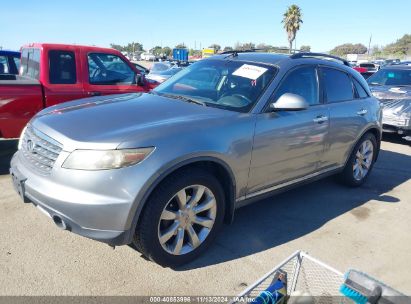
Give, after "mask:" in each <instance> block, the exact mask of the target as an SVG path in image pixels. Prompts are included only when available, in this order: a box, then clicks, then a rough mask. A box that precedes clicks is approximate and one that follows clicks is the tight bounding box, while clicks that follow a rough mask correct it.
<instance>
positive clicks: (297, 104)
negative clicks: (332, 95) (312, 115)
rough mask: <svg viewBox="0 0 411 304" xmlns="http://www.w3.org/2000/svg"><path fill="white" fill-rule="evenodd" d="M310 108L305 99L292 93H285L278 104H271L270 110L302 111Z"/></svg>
mask: <svg viewBox="0 0 411 304" xmlns="http://www.w3.org/2000/svg"><path fill="white" fill-rule="evenodd" d="M308 107H309V104H308V102H307V101H306V100H305V98H304V97H302V96H300V95H297V94H292V93H285V94H283V95H281V97H280V98H278V100H277V101H276V102H273V103H272V104H270V109H271V110H273V111H301V110H305V109H307V108H308Z"/></svg>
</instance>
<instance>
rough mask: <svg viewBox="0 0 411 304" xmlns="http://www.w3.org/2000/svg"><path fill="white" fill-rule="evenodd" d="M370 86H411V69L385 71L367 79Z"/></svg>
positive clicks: (380, 71)
mask: <svg viewBox="0 0 411 304" xmlns="http://www.w3.org/2000/svg"><path fill="white" fill-rule="evenodd" d="M367 82H368V84H369V85H391V86H407V85H411V69H408V70H406V69H404V70H400V69H383V70H379V71H378V72H377V73H375V74H374V75H372V76H371V77H370V78H368V79H367Z"/></svg>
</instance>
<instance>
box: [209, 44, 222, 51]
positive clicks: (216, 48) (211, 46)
mask: <svg viewBox="0 0 411 304" xmlns="http://www.w3.org/2000/svg"><path fill="white" fill-rule="evenodd" d="M209 48H210V49H214V51H215V52H216V53H217V52H218V51H220V50H221V45H219V44H216V43H213V44H212V45H210V46H209Z"/></svg>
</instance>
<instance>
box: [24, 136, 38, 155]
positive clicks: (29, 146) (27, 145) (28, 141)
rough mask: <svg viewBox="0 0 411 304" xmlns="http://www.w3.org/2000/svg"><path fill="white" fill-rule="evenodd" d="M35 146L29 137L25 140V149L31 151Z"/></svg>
mask: <svg viewBox="0 0 411 304" xmlns="http://www.w3.org/2000/svg"><path fill="white" fill-rule="evenodd" d="M35 146H36V145H35V144H34V142H33V141H32V140H31V139H29V140H27V142H26V147H27V151H29V152H32V153H33V151H34V147H35Z"/></svg>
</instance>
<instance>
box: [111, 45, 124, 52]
mask: <svg viewBox="0 0 411 304" xmlns="http://www.w3.org/2000/svg"><path fill="white" fill-rule="evenodd" d="M110 47H111V48H112V49H115V50H117V51H120V52H121V51H123V46H121V45H119V44H114V43H110Z"/></svg>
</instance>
